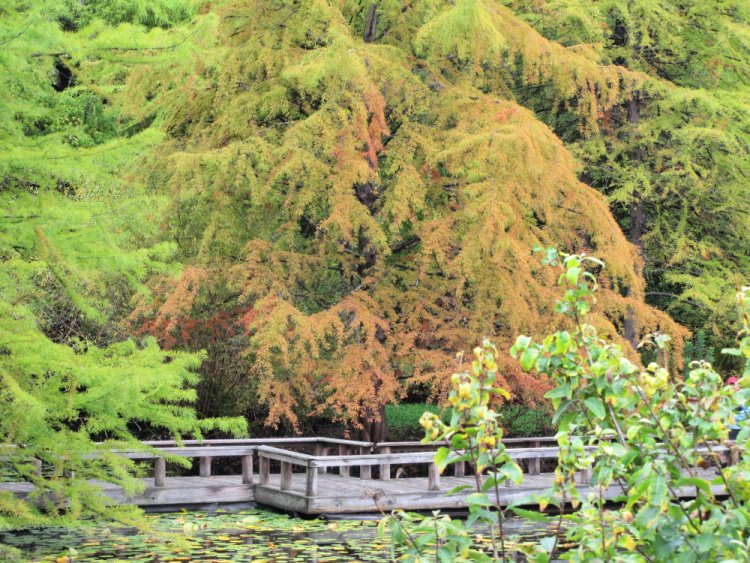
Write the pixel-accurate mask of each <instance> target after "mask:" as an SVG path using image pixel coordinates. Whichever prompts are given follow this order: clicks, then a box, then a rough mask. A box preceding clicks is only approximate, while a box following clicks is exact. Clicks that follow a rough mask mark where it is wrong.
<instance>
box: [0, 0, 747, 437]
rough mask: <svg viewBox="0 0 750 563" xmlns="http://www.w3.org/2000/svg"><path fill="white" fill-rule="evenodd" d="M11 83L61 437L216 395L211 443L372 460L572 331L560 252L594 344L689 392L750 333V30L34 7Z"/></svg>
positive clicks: (16, 40)
mask: <svg viewBox="0 0 750 563" xmlns="http://www.w3.org/2000/svg"><path fill="white" fill-rule="evenodd" d="M0 66H2V69H3V72H2V74H0V260H1V261H2V266H1V267H0V374H1V378H0V397H2V398H4V399H6V398H7V397H13V398H14V400H17V399H18V397H23V400H24V401H26V402H25V403H24V405H27V406H28V408H29V409H31V410H30V411H28V412H36V411H33V409H34V408H40V409H42V408H44V409H47V410H45V412H44V413H41V414H39V416H40V417H45V416H48V415H49V411H54V412H57V413H58V416H59V417H60V420H61V424H66V423H69V419H66V416H68V414H66V413H69V411H66V410H65V409H66V407H65V399H59V401H60V404H59V405H57V404H56V406H55V407H54V408H50V407H49V405H42V406H40V405H39V404H38V397H39V396H41V394H42V391H43V390H45V389H46V391H45V392H46V393H48V398H49V400H50V401H52V400H53V399H52V397H53V396H55V393H58V392H59V390H61V389H64V390H68V391H70V390H73V389H78V388H79V387H81V388H84V389H88V390H91V389H94V388H95V387H96V386H95V383H96V382H97V381H99V379H96V378H97V377H98V378H100V379H101V381H100V383H101V384H102V385H103V386H104V388H107V387H106V386H107V385H109V389H110V391H109V392H110V394H111V395H112V396H111V397H109V399H108V400H109V401H110V402H109V403H108V404H110V406H112V405H115V404H117V397H122V396H126V395H127V389H125V391H123V384H122V382H128V381H132V382H133V385H134V386H135V385H136V383H135V382H139V383H138V384H137V385H139V386H140V387H139V388H140V389H144V388H148V387H149V386H154V387H156V388H157V389H160V390H158V391H156V392H155V396H157V397H161V399H160V400H165V401H168V400H169V399H168V398H167V395H168V394H167V391H170V393H172V392H174V389H178V388H180V386H182V385H187V384H190V383H191V382H192V381H194V380H193V375H192V374H193V372H194V370H195V369H198V370H199V373H200V375H201V379H200V383H199V384H198V388H197V391H198V392H197V407H198V412H199V414H200V415H202V416H205V417H213V416H218V415H222V416H224V415H232V416H234V415H239V416H247V417H249V419H250V420H251V421H255V420H258V421H261V422H262V423H264V424H266V425H270V427H271V428H275V429H277V431H279V432H291V431H296V432H306V431H308V432H309V431H312V430H315V429H316V428H319V427H320V426H321V425H322V424H324V423H326V422H333V423H339V424H342V425H345V426H346V427H348V428H360V427H361V428H362V429H363V430H364V432H365V433H366V434H367V433H369V434H370V436H373V435H376V434H377V432H378V429H377V425H375V426H374V427H373V426H372V425H373V421H376V420H377V419H378V417H379V415H380V414H382V412H383V409H384V406H385V405H386V404H388V403H393V402H397V401H400V400H430V401H436V400H439V399H440V398H441V397H443V395H444V394H445V392H446V388H447V384H448V378H447V377H445V376H446V375H447V374H448V373H450V372H451V371H452V370H453V369H454V367H455V353H456V352H457V351H459V350H463V349H470V348H472V347H473V346H474V345H475V343H477V342H479V341H480V340H481V338H482V337H483V336H489V337H491V338H493V339H494V340H495V341H497V342H498V343H499V348H500V349H501V350H507V348H508V344H509V343H510V342H511V340H512V338H513V337H515V335H517V334H520V333H530V334H544V333H545V331H548V330H549V329H550V327H551V324H552V323H553V322H555V321H554V319H553V311H552V310H551V305H550V304H551V303H553V302H554V300H555V299H554V295H555V288H554V280H553V278H552V277H551V276H552V275H553V274H552V273H550V272H545V271H544V269H543V268H541V266H539V262H538V260H537V259H536V258H534V257H533V256H532V249H533V248H534V247H535V246H536V245H554V246H557V247H559V248H561V249H564V250H568V251H574V252H585V253H588V254H593V255H595V256H598V257H599V258H602V259H603V260H604V261H605V262H606V267H605V268H604V269H602V270H601V272H599V282H600V284H601V285H602V291H601V294H600V297H599V300H600V301H599V303H600V306H599V307H598V310H599V311H600V312H599V313H597V314H596V315H595V316H594V317H593V319H594V320H593V322H594V323H595V324H596V325H597V326H598V328H599V329H600V330H601V331H603V332H604V333H605V334H608V335H609V336H610V337H611V338H613V339H622V340H623V341H630V342H631V343H637V342H638V341H639V340H640V339H641V337H642V336H643V335H645V334H646V333H648V332H651V331H654V330H660V331H662V332H667V333H669V334H671V335H672V337H673V339H674V343H675V347H674V358H673V362H674V366H675V369H679V367H680V364H681V362H682V350H683V342H684V341H685V339H688V338H690V333H691V332H693V333H695V332H696V331H702V333H701V334H702V335H703V334H705V336H701V342H703V343H704V344H705V346H703V344H702V346H703V347H704V348H705V347H707V346H715V347H721V346H722V345H724V344H725V340H724V338H725V336H726V335H731V334H733V332H734V331H733V327H732V326H731V319H733V318H734V316H733V315H732V314H731V313H730V311H731V309H732V307H733V303H732V301H731V297H732V296H733V295H734V294H735V289H736V287H737V286H738V285H740V284H741V283H747V281H748V280H750V252H748V251H749V250H750V184H749V180H748V178H750V3H748V2H747V1H745V0H710V1H708V0H682V1H674V0H596V1H595V0H504V1H503V0H455V1H452V2H449V1H445V0H440V1H438V0H411V1H410V0H382V1H380V2H370V1H359V0H340V1H336V2H329V1H324V0H300V1H292V0H279V1H271V0H220V1H215V2H209V1H205V0H149V1H147V0H89V1H87V2H81V1H79V0H6V1H5V2H3V3H2V6H0ZM692 349H693V350H695V346H694V345H693V347H692ZM203 351H204V352H203ZM633 354H634V357H635V352H633ZM175 360H178V361H175ZM499 361H501V362H502V373H503V374H504V377H505V381H502V382H501V384H502V385H504V386H506V387H508V388H510V389H511V390H512V392H513V397H514V401H516V402H520V403H533V402H534V401H536V400H538V399H539V398H540V397H541V395H542V394H543V393H544V391H545V390H546V389H547V388H548V384H547V382H545V381H542V380H539V379H537V378H535V377H533V376H531V375H527V374H524V373H523V372H522V371H521V370H520V369H519V368H518V367H517V365H516V364H515V363H514V361H513V360H511V359H510V357H509V356H507V355H505V356H503V357H501V358H499ZM103 363H105V364H106V365H107V366H108V367H107V370H106V372H104V373H101V374H95V376H92V375H91V374H92V373H95V372H96V369H97V366H101V365H102V364H103ZM198 365H200V367H199V368H198V367H197V366H198ZM81 373H84V374H88V376H87V377H88V379H87V378H86V377H84V376H81ZM147 374H148V375H149V377H148V378H146V375H147ZM43 376H44V377H43ZM92 378H93V379H92ZM112 381H119V382H120V386H119V387H118V386H113V385H112V384H111V382H112ZM160 381H162V382H164V383H163V385H164V387H163V388H161V387H160V385H161V384H160V383H159V382H160ZM106 382H110V383H106ZM123 393H125V395H123ZM160 393H161V395H159V394H160ZM183 398H184V397H183ZM188 398H189V397H188ZM54 400H55V401H58V399H54ZM175 400H177V401H179V397H178V398H177V399H175ZM122 406H123V408H125V406H126V405H122ZM113 408H114V407H113ZM55 409H58V410H55ZM105 410H106V409H105ZM99 414H100V415H101V416H103V417H106V414H105V413H99ZM90 416H91V417H92V418H94V417H93V415H90ZM66 421H67V422H66ZM17 422H18V420H16V421H15V422H12V421H11V420H10V419H6V420H5V421H4V422H0V426H3V427H2V430H3V435H4V436H12V435H13V432H17V431H18V428H17V426H14V424H16V423H17ZM154 423H155V424H157V425H159V424H161V425H162V426H166V427H170V424H172V427H174V429H177V426H178V425H176V424H175V423H174V422H173V421H171V419H169V418H168V417H167V418H164V420H161V421H160V420H155V421H154ZM105 426H106V425H105ZM94 430H96V428H95V429H94ZM141 430H143V429H142V428H141ZM255 430H257V431H260V429H259V428H257V427H256V428H255ZM11 441H12V440H11Z"/></svg>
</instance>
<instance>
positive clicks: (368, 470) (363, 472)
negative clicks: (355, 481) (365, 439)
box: [359, 446, 372, 479]
mask: <svg viewBox="0 0 750 563" xmlns="http://www.w3.org/2000/svg"><path fill="white" fill-rule="evenodd" d="M369 450H370V448H368V447H366V446H360V447H359V455H367V454H368V453H370V452H369ZM359 478H360V479H372V465H360V466H359Z"/></svg>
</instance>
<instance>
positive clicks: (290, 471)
mask: <svg viewBox="0 0 750 563" xmlns="http://www.w3.org/2000/svg"><path fill="white" fill-rule="evenodd" d="M419 445H420V446H424V444H419ZM389 447H393V446H388V445H383V444H380V445H379V449H381V452H380V453H375V454H370V455H367V454H365V455H362V454H359V455H334V456H314V455H307V454H302V453H297V452H290V451H288V450H284V449H281V448H275V447H272V446H259V447H258V449H257V452H258V457H259V460H260V461H259V463H260V469H259V471H260V473H259V485H261V486H267V487H271V486H272V485H271V478H270V476H271V472H270V467H271V461H272V460H273V461H278V462H280V464H281V473H280V477H279V485H278V488H279V490H281V491H289V490H291V489H292V480H293V478H294V467H295V466H296V467H303V468H304V470H305V494H306V496H310V497H314V496H317V495H318V475H319V473H322V472H325V471H326V469H328V468H338V471H339V474H340V475H344V476H348V475H349V469H350V468H351V467H359V470H360V479H372V472H371V468H372V467H373V466H379V468H380V472H379V477H380V479H381V480H383V481H386V480H390V479H391V466H392V465H394V464H398V465H410V466H413V465H427V466H428V469H427V490H429V491H438V490H440V472H439V471H438V469H437V466H436V465H435V463H434V457H435V451H434V450H435V446H434V445H433V446H431V449H430V450H429V451H422V452H400V453H393V452H388V451H387V448H389ZM404 447H405V446H404ZM594 449H595V448H594V447H588V448H586V450H587V451H594ZM383 450H386V451H383ZM507 452H508V453H509V454H510V456H511V458H512V459H514V460H541V459H547V458H548V459H554V458H557V456H558V454H559V449H558V448H557V447H539V448H513V449H508V450H507ZM452 465H453V468H454V475H455V476H456V477H463V476H464V475H465V469H466V468H465V465H464V462H462V461H461V462H454V463H453V464H452ZM581 480H582V482H587V480H588V476H587V475H586V474H583V473H582V474H581Z"/></svg>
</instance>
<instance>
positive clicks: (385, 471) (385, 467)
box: [380, 446, 391, 481]
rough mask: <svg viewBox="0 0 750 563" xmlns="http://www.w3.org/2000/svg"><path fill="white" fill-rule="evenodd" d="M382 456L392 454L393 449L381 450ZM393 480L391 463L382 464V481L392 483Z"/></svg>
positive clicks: (386, 447)
mask: <svg viewBox="0 0 750 563" xmlns="http://www.w3.org/2000/svg"><path fill="white" fill-rule="evenodd" d="M380 453H381V454H386V455H388V454H390V453H391V448H390V446H385V447H384V448H382V449H381V450H380ZM390 479H391V464H390V463H381V464H380V480H381V481H390Z"/></svg>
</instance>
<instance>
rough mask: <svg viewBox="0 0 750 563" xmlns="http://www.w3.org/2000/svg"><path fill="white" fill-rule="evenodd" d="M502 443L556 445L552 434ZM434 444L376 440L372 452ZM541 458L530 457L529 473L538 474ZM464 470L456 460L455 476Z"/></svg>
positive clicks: (431, 448)
mask: <svg viewBox="0 0 750 563" xmlns="http://www.w3.org/2000/svg"><path fill="white" fill-rule="evenodd" d="M503 444H505V445H506V446H513V447H516V446H518V445H519V444H525V445H527V446H528V447H532V448H540V447H542V445H556V444H557V439H556V438H555V437H554V436H533V437H530V438H504V439H503ZM436 447H437V446H435V445H434V444H423V443H422V442H416V441H402V442H378V443H377V444H375V445H374V446H373V448H372V451H373V453H385V454H390V453H397V452H413V451H434V450H435V448H436ZM541 462H542V458H532V459H529V460H528V465H529V474H530V475H539V474H540V473H541V471H542V464H541ZM465 472H466V466H465V463H464V462H463V461H458V462H456V469H455V474H456V476H457V477H463V476H464V474H465Z"/></svg>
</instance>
